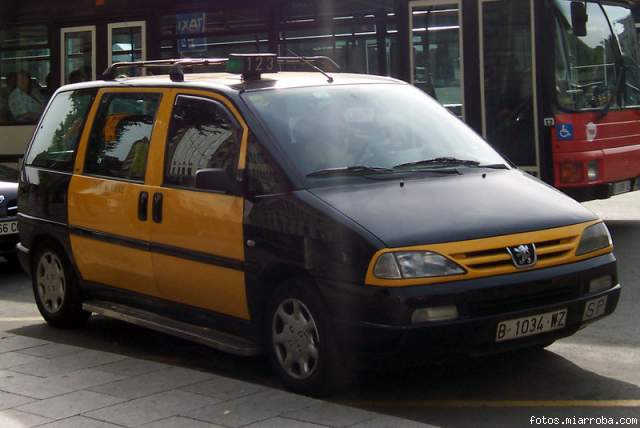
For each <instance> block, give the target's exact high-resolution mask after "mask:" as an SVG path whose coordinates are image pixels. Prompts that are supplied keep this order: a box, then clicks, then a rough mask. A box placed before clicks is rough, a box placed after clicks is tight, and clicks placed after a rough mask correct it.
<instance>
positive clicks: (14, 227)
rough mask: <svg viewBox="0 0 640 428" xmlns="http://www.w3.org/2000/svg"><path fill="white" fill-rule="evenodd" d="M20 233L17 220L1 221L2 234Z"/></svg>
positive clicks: (0, 229) (0, 233)
mask: <svg viewBox="0 0 640 428" xmlns="http://www.w3.org/2000/svg"><path fill="white" fill-rule="evenodd" d="M16 233H18V222H17V221H5V222H4V223H0V235H13V234H16Z"/></svg>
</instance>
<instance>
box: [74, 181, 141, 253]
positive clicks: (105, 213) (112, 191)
mask: <svg viewBox="0 0 640 428" xmlns="http://www.w3.org/2000/svg"><path fill="white" fill-rule="evenodd" d="M148 191H149V189H148V187H147V186H144V185H143V184H136V183H127V182H122V181H115V180H109V179H104V178H99V177H89V176H81V175H77V176H74V177H73V178H72V179H71V184H70V186H69V202H68V207H69V208H68V209H69V224H70V225H72V226H79V227H85V228H88V229H92V230H96V231H100V232H105V233H109V234H114V235H118V236H121V237H128V238H132V239H139V240H143V241H148V240H149V234H150V232H151V229H150V227H151V226H150V225H149V222H148V221H140V220H138V198H139V196H140V192H148Z"/></svg>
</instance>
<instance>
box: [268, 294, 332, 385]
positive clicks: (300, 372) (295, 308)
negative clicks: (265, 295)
mask: <svg viewBox="0 0 640 428" xmlns="http://www.w3.org/2000/svg"><path fill="white" fill-rule="evenodd" d="M271 336H272V341H273V347H274V349H275V352H276V356H277V357H278V362H279V363H280V366H281V367H282V369H284V371H285V372H286V373H287V374H288V375H289V376H291V377H292V378H294V379H298V380H304V379H307V378H309V377H311V376H312V375H313V374H314V373H315V371H316V369H317V368H318V361H319V350H318V344H319V343H320V336H319V334H318V327H317V325H316V322H315V320H314V319H313V315H311V311H309V308H307V306H306V305H305V304H304V303H302V302H301V301H300V300H298V299H294V298H290V299H287V300H285V301H283V302H282V303H280V305H279V306H278V309H277V310H276V312H275V314H274V315H273V322H272V335H271Z"/></svg>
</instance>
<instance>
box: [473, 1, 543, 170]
mask: <svg viewBox="0 0 640 428" xmlns="http://www.w3.org/2000/svg"><path fill="white" fill-rule="evenodd" d="M529 7H530V3H529V1H528V0H496V1H487V2H482V3H481V13H482V15H481V19H482V21H481V25H482V52H481V55H482V68H481V70H482V76H483V79H482V84H483V85H484V88H483V90H484V92H483V104H484V105H483V108H484V132H485V137H486V139H487V141H489V142H490V143H491V144H492V145H493V147H495V148H497V149H498V150H499V151H500V153H502V154H503V155H505V156H507V157H508V158H509V159H510V160H511V161H513V162H514V163H516V165H519V166H523V167H529V168H535V167H536V165H537V158H536V140H535V136H536V134H535V120H534V102H533V74H532V67H533V59H532V58H533V55H532V43H531V15H530V13H529Z"/></svg>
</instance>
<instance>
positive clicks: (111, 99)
mask: <svg viewBox="0 0 640 428" xmlns="http://www.w3.org/2000/svg"><path fill="white" fill-rule="evenodd" d="M161 97H162V95H161V94H155V93H141V94H136V93H113V94H105V95H104V96H103V97H102V100H101V101H100V108H99V110H98V114H97V116H96V119H95V121H94V124H93V129H92V131H91V137H90V140H89V146H88V148H87V158H86V161H85V169H84V171H85V173H86V174H90V175H98V176H101V177H109V178H115V179H123V180H133V181H144V175H145V171H146V168H147V155H148V153H149V144H150V142H151V133H152V130H153V122H154V120H155V115H156V112H157V110H158V106H159V104H160V99H161Z"/></svg>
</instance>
